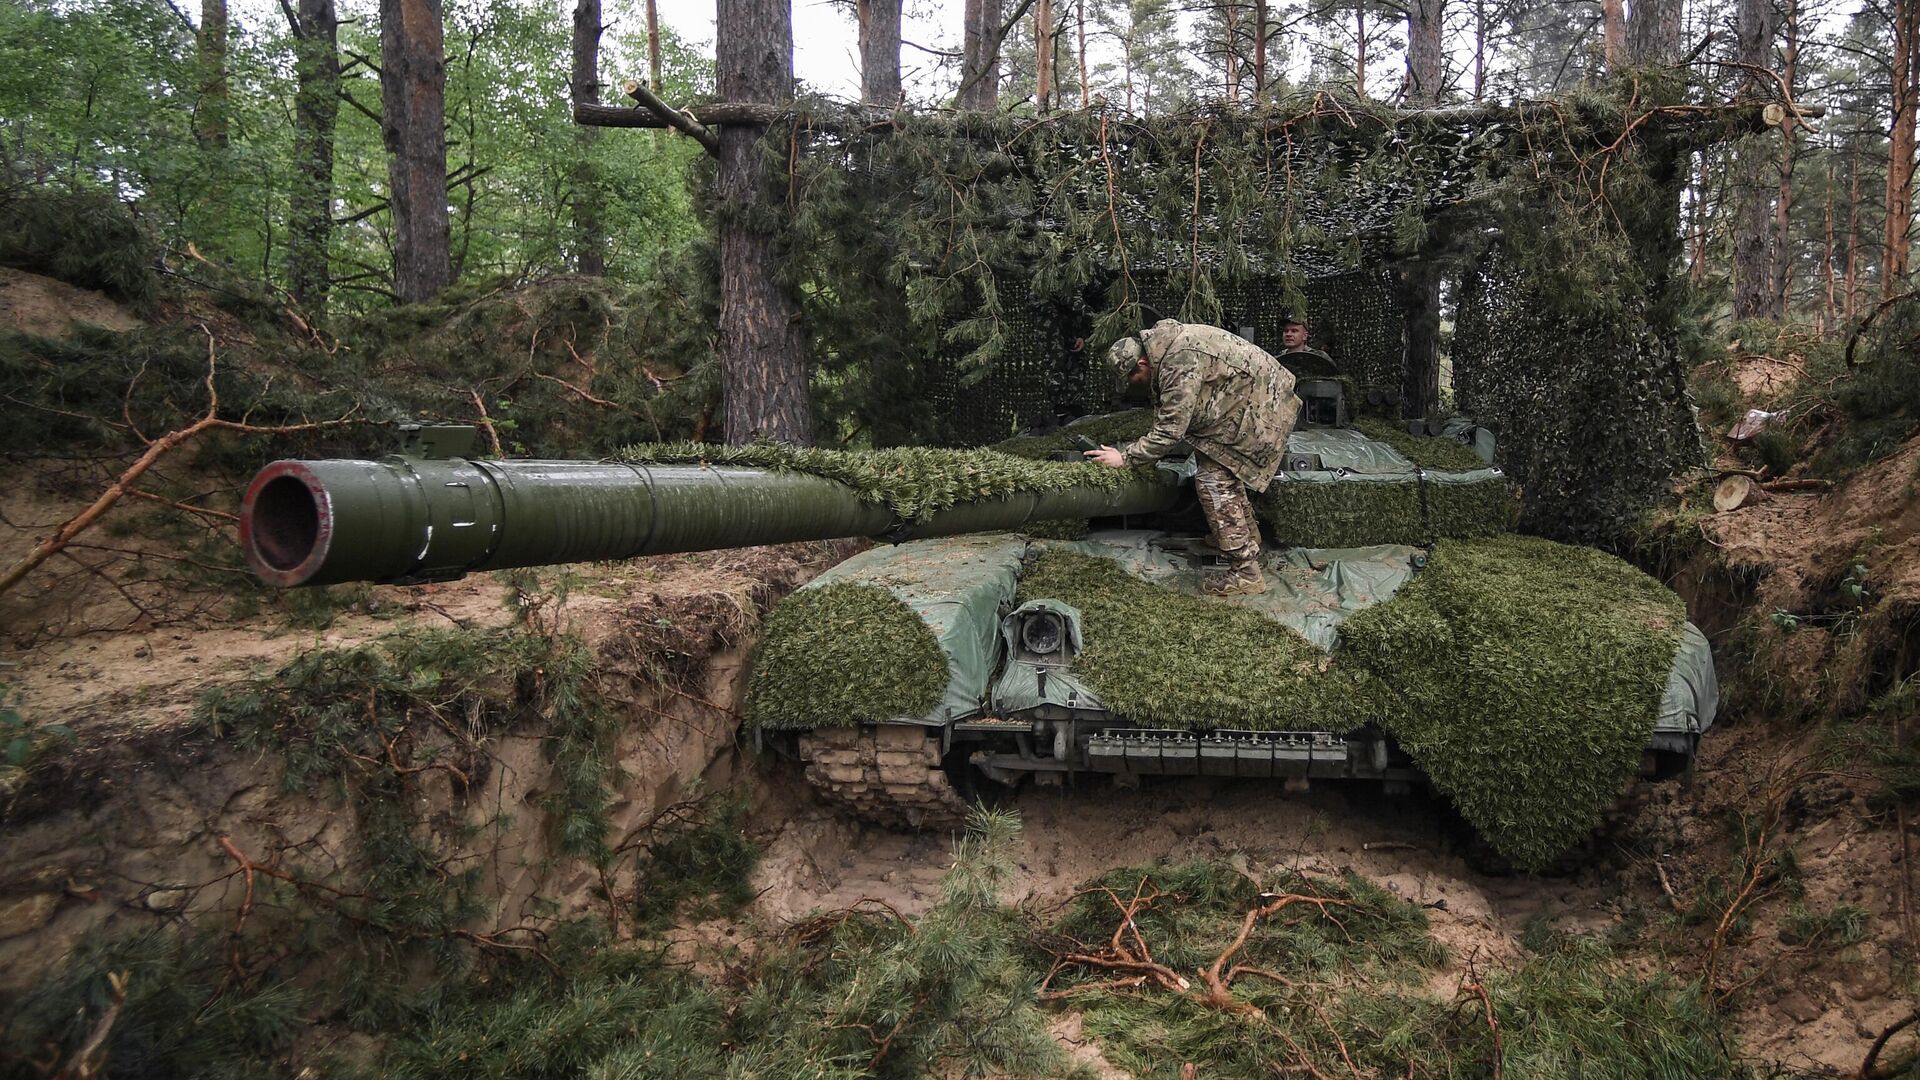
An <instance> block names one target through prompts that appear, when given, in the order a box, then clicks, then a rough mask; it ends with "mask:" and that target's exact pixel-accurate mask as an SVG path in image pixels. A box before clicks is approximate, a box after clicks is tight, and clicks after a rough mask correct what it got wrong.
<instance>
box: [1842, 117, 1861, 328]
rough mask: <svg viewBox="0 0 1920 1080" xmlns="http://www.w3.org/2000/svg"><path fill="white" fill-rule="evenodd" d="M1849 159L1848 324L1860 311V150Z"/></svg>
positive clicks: (1855, 151)
mask: <svg viewBox="0 0 1920 1080" xmlns="http://www.w3.org/2000/svg"><path fill="white" fill-rule="evenodd" d="M1849 149H1850V150H1851V151H1852V152H1851V153H1850V154H1849V155H1848V157H1847V283H1846V285H1847V287H1846V289H1845V296H1846V322H1847V323H1848V324H1849V325H1851V324H1852V322H1853V316H1854V314H1855V313H1856V312H1858V311H1859V310H1860V299H1859V298H1860V148H1859V147H1858V146H1854V147H1850V148H1849Z"/></svg>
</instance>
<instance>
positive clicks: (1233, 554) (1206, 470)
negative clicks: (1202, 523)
mask: <svg viewBox="0 0 1920 1080" xmlns="http://www.w3.org/2000/svg"><path fill="white" fill-rule="evenodd" d="M1193 460H1194V463H1195V465H1197V466H1198V467H1199V471H1198V472H1197V473H1196V474H1195V475H1194V478H1193V490H1194V493H1195V494H1196V495H1198V496H1199V499H1200V512H1201V513H1203V514H1205V515H1206V516H1207V524H1208V526H1210V527H1211V528H1212V529H1213V537H1214V542H1215V543H1216V544H1218V545H1219V547H1220V550H1221V552H1222V553H1224V554H1225V555H1226V557H1227V558H1228V559H1230V560H1232V562H1233V568H1234V570H1236V571H1240V572H1245V571H1247V570H1249V569H1251V568H1252V567H1253V565H1254V562H1255V560H1257V559H1259V558H1260V525H1259V523H1258V522H1256V521H1255V520H1254V518H1253V503H1252V502H1251V501H1249V500H1248V498H1247V485H1245V484H1243V483H1241V482H1240V478H1239V477H1237V476H1235V475H1233V474H1232V473H1231V472H1228V471H1227V468H1226V466H1224V465H1222V464H1220V463H1219V462H1217V461H1215V460H1213V459H1212V458H1210V457H1208V456H1207V455H1205V454H1195V455H1194V456H1193Z"/></svg>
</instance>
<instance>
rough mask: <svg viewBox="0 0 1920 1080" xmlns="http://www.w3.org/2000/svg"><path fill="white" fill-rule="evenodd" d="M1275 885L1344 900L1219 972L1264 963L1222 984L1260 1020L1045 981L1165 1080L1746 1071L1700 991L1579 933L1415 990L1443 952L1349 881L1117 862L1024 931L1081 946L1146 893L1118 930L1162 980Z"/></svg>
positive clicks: (1227, 933) (1264, 926) (1230, 931)
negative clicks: (1640, 970)
mask: <svg viewBox="0 0 1920 1080" xmlns="http://www.w3.org/2000/svg"><path fill="white" fill-rule="evenodd" d="M1281 894H1293V895H1305V896H1318V897H1325V898H1329V899H1332V900H1335V901H1346V902H1347V903H1348V904H1350V905H1351V906H1347V907H1329V908H1326V909H1324V910H1319V909H1316V908H1315V907H1312V906H1310V905H1307V904H1305V903H1299V904H1296V905H1294V906H1291V907H1288V908H1285V909H1282V911H1280V912H1279V913H1277V914H1275V915H1272V916H1268V917H1267V918H1265V919H1261V920H1259V921H1257V922H1255V923H1254V925H1253V928H1252V932H1251V933H1250V934H1249V935H1248V938H1247V942H1246V945H1245V947H1244V948H1243V949H1242V950H1241V951H1240V952H1238V953H1236V954H1235V955H1234V956H1233V957H1232V959H1231V964H1246V965H1248V966H1249V968H1251V969H1256V970H1258V971H1260V972H1263V973H1271V975H1270V976H1268V977H1261V976H1259V975H1255V974H1245V975H1243V976H1242V977H1241V978H1240V979H1238V980H1237V981H1236V982H1234V984H1233V995H1234V998H1235V1000H1236V1001H1237V1002H1239V1003H1241V1004H1243V1005H1246V1006H1252V1007H1254V1008H1257V1009H1259V1010H1260V1011H1259V1013H1258V1014H1257V1015H1256V1014H1250V1013H1240V1012H1229V1011H1226V1010H1222V1009H1219V1008H1213V1007H1210V1006H1208V1005H1207V1004H1206V1003H1204V1001H1203V1000H1202V998H1201V995H1200V993H1199V991H1198V988H1196V989H1195V990H1194V991H1191V992H1188V993H1184V994H1172V993H1167V992H1164V991H1159V990H1153V989H1150V988H1143V989H1140V990H1125V989H1105V988H1099V984H1100V983H1102V982H1103V981H1104V980H1106V979H1108V978H1110V977H1111V976H1112V973H1111V972H1108V971H1102V970H1097V969H1092V968H1088V967H1083V966H1078V965H1073V964H1068V965H1065V966H1064V967H1063V969H1062V970H1061V971H1060V972H1058V973H1057V974H1056V975H1055V977H1054V979H1053V982H1052V984H1051V985H1052V986H1054V987H1056V988H1067V987H1075V986H1078V987H1081V988H1082V989H1081V990H1080V991H1079V992H1076V993H1074V994H1073V996H1072V998H1071V1001H1072V1004H1073V1007H1074V1008H1076V1009H1077V1010H1079V1011H1080V1012H1081V1013H1082V1014H1083V1015H1084V1016H1085V1017H1086V1027H1087V1031H1088V1033H1089V1034H1091V1035H1094V1036H1095V1037H1096V1038H1098V1040H1099V1042H1100V1046H1101V1050H1102V1052H1103V1053H1104V1054H1105V1056H1106V1057H1107V1059H1108V1060H1110V1061H1112V1062H1113V1063H1114V1064H1116V1065H1118V1066H1120V1067H1122V1068H1124V1069H1126V1070H1127V1071H1128V1072H1129V1073H1130V1074H1132V1075H1134V1076H1139V1077H1152V1078H1165V1080H1174V1078H1176V1077H1178V1076H1180V1075H1181V1070H1182V1067H1183V1066H1184V1064H1185V1063H1187V1062H1195V1063H1198V1064H1199V1065H1200V1068H1201V1069H1202V1070H1203V1071H1204V1072H1205V1074H1206V1075H1209V1076H1220V1077H1228V1078H1240V1077H1245V1078H1248V1080H1253V1078H1256V1077H1269V1076H1272V1075H1274V1074H1275V1073H1276V1072H1283V1071H1285V1072H1292V1071H1298V1072H1301V1073H1306V1074H1313V1073H1319V1074H1320V1075H1325V1076H1338V1075H1351V1074H1358V1075H1364V1076H1403V1075H1407V1074H1408V1073H1412V1074H1414V1075H1428V1076H1447V1075H1455V1076H1484V1075H1488V1074H1489V1073H1490V1072H1491V1071H1492V1069H1491V1065H1492V1063H1493V1061H1494V1059H1495V1058H1496V1056H1498V1057H1499V1059H1500V1066H1501V1071H1503V1072H1504V1074H1505V1075H1509V1076H1542V1077H1545V1076H1604V1077H1621V1078H1627V1077H1647V1078H1650V1080H1651V1078H1656V1077H1673V1076H1687V1077H1694V1076H1699V1077H1728V1078H1732V1077H1744V1076H1746V1075H1747V1073H1746V1071H1745V1069H1744V1068H1743V1067H1742V1066H1740V1065H1739V1064H1738V1063H1737V1062H1736V1060H1735V1059H1734V1057H1733V1055H1732V1053H1731V1051H1730V1050H1729V1049H1728V1048H1727V1043H1726V1038H1727V1035H1726V1031H1725V1029H1724V1027H1723V1026H1722V1024H1721V1022H1720V1021H1719V1020H1718V1018H1716V1017H1715V1016H1714V1014H1713V1013H1712V1011H1711V1010H1710V1009H1709V1008H1708V1006H1707V1002H1706V1001H1705V999H1704V997H1703V996H1702V995H1701V994H1700V993H1699V991H1698V989H1697V988H1696V987H1694V986H1692V985H1690V984H1686V983H1682V982H1679V981H1678V980H1675V979H1673V978H1671V977H1669V976H1664V975H1662V976H1654V977H1651V978H1648V977H1643V976H1641V975H1639V974H1637V973H1635V972H1634V971H1633V970H1632V969H1631V968H1630V967H1629V966H1627V965H1625V964H1622V963H1620V962H1618V961H1616V960H1614V959H1613V958H1612V957H1611V956H1610V955H1608V954H1607V952H1606V951H1605V950H1604V949H1603V948H1601V947H1599V946H1598V945H1597V944H1596V943H1594V942H1592V941H1590V940H1587V939H1578V938H1574V939H1565V940H1562V941H1560V942H1559V943H1557V944H1554V945H1552V946H1551V947H1550V948H1549V950H1548V951H1546V952H1545V953H1543V954H1541V955H1536V956H1532V957H1529V958H1527V959H1526V960H1524V961H1523V962H1521V963H1520V964H1519V965H1518V966H1517V967H1516V968H1514V969H1512V970H1505V971H1496V972H1492V973H1489V974H1481V973H1479V972H1475V971H1470V972H1469V974H1468V976H1467V977H1466V979H1465V980H1463V985H1462V986H1461V988H1460V989H1459V990H1458V991H1457V993H1456V996H1455V998H1454V999H1453V1000H1452V1001H1447V1000H1443V999H1438V998H1435V997H1433V996H1430V995H1429V994H1428V993H1426V992H1424V989H1425V985H1426V984H1427V983H1428V981H1429V979H1430V977H1431V975H1432V969H1433V968H1434V967H1435V966H1437V965H1438V963H1439V962H1440V960H1441V959H1442V951H1441V949H1440V948H1439V946H1438V945H1437V944H1436V943H1435V942H1434V941H1433V940H1432V939H1431V938H1430V937H1429V936H1428V935H1427V924H1426V919H1425V917H1424V912H1422V911H1421V910H1420V909H1419V908H1418V907H1417V906H1415V905H1413V904H1410V903H1408V902H1406V901H1405V900H1402V899H1400V898H1399V897H1396V896H1393V895H1391V894H1388V893H1386V892H1384V891H1382V890H1380V889H1378V888H1377V887H1374V886H1372V885H1371V884H1369V883H1367V882H1365V881H1364V880H1361V879H1359V878H1356V877H1351V876H1349V877H1348V878H1346V879H1345V880H1343V881H1339V882H1330V881H1325V880H1320V879H1305V878H1300V877H1297V876H1294V875H1290V874H1276V875H1271V876H1269V877H1267V878H1265V879H1263V880H1262V881H1261V882H1260V883H1259V884H1258V885H1256V884H1255V883H1254V882H1253V881H1251V880H1249V879H1248V878H1247V877H1246V876H1245V875H1243V874H1241V873H1238V872H1236V871H1234V870H1232V869H1230V868H1228V867H1226V866H1223V865H1220V864H1218V863H1210V862H1193V863H1185V864H1180V865H1176V866H1171V867H1150V868H1135V869H1129V870H1116V871H1113V872H1111V873H1109V874H1106V875H1104V876H1102V877H1101V878H1100V879H1098V880H1096V881H1094V882H1092V883H1090V885H1089V886H1088V888H1087V889H1086V890H1085V891H1084V892H1083V894H1082V895H1081V896H1080V897H1079V899H1077V900H1076V901H1075V902H1074V904H1073V905H1072V906H1071V907H1070V908H1069V909H1068V910H1067V912H1066V914H1065V915H1063V916H1062V919H1061V921H1060V923H1059V924H1058V926H1057V927H1055V928H1053V931H1054V936H1050V935H1045V934H1043V935H1038V936H1036V938H1035V940H1036V942H1039V943H1041V944H1043V945H1045V946H1047V948H1048V951H1049V952H1054V951H1059V949H1060V946H1061V945H1064V944H1066V943H1068V942H1072V943H1074V950H1075V951H1080V952H1093V951H1095V950H1097V949H1098V948H1099V946H1100V945H1102V944H1104V943H1105V942H1106V941H1107V940H1108V939H1109V937H1110V936H1111V935H1112V933H1113V929H1114V927H1115V926H1117V925H1119V924H1120V911H1121V907H1122V905H1125V904H1128V903H1130V902H1132V901H1133V900H1134V899H1135V898H1136V897H1141V896H1144V897H1147V898H1148V901H1147V903H1146V904H1145V906H1144V907H1142V908H1141V909H1140V911H1139V913H1138V914H1136V916H1135V917H1134V918H1133V919H1132V920H1131V929H1130V930H1129V931H1128V932H1127V933H1128V936H1127V937H1126V938H1125V940H1126V941H1127V942H1128V943H1129V945H1130V946H1133V947H1136V948H1142V947H1143V948H1144V949H1145V950H1146V951H1148V952H1150V953H1151V955H1152V956H1153V958H1154V959H1155V960H1156V961H1158V962H1160V963H1163V964H1166V965H1168V966H1169V967H1171V968H1172V969H1173V970H1174V971H1175V972H1178V973H1183V974H1185V973H1194V972H1198V971H1200V970H1201V969H1204V968H1205V967H1207V966H1209V965H1210V964H1211V963H1212V962H1213V961H1214V960H1215V959H1216V958H1217V957H1219V956H1220V955H1221V953H1222V952H1223V950H1224V949H1225V948H1226V945H1227V943H1228V942H1229V941H1231V940H1232V938H1233V936H1234V935H1235V933H1236V932H1237V931H1238V928H1239V925H1240V923H1241V921H1242V919H1243V918H1244V916H1245V915H1246V913H1247V912H1248V911H1250V910H1252V909H1254V908H1255V907H1256V906H1258V905H1259V904H1261V903H1262V902H1263V901H1266V900H1271V899H1272V898H1273V897H1275V896H1277V895H1281ZM1136 933H1137V937H1136V936H1134V935H1135V934H1136ZM1136 943H1140V944H1136ZM1231 964H1230V965H1229V967H1230V966H1231ZM1473 983H1477V984H1479V985H1481V986H1482V987H1483V988H1484V990H1485V992H1486V998H1485V1000H1484V1001H1483V1000H1482V999H1480V997H1479V996H1478V994H1477V993H1476V992H1475V991H1473V990H1471V989H1469V988H1468V985H1467V984H1473ZM1489 1011H1491V1012H1492V1014H1493V1017H1494V1020H1495V1021H1496V1022H1497V1023H1498V1030H1499V1035H1498V1042H1497V1046H1498V1050H1497V1051H1496V1036H1495V1035H1494V1033H1493V1029H1492V1028H1491V1027H1490V1026H1489V1024H1488V1020H1487V1013H1488V1012H1489Z"/></svg>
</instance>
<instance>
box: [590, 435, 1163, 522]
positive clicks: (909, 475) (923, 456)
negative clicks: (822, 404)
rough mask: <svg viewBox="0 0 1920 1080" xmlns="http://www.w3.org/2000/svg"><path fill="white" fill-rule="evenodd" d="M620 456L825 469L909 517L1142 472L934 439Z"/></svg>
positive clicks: (1103, 485)
mask: <svg viewBox="0 0 1920 1080" xmlns="http://www.w3.org/2000/svg"><path fill="white" fill-rule="evenodd" d="M620 457H621V459H622V460H625V461H633V462H643V463H648V464H693V463H698V464H703V465H745V466H750V467H753V468H760V469H776V470H782V471H787V472H798V473H807V474H809V475H812V476H823V477H826V478H827V479H829V480H837V481H839V482H840V483H842V484H845V485H847V486H848V487H850V488H852V489H853V490H854V491H855V492H856V493H858V494H859V496H860V498H861V499H863V500H865V501H866V502H870V503H878V504H880V505H882V506H885V507H887V508H888V509H889V510H892V511H893V512H894V513H895V514H897V515H899V516H900V517H901V518H903V519H905V520H908V521H916V520H919V519H922V518H925V517H926V516H928V515H929V514H933V513H936V512H938V511H941V510H945V509H947V508H948V507H950V506H954V505H956V504H958V503H963V502H975V501H979V500H985V499H999V498H1006V497H1008V496H1012V495H1023V494H1036V493H1043V492H1050V491H1064V490H1066V489H1068V488H1086V487H1091V488H1100V489H1102V490H1106V491H1117V490H1119V489H1120V488H1121V487H1123V486H1125V485H1126V484H1128V483H1129V482H1131V481H1132V480H1133V479H1134V477H1133V474H1132V473H1131V472H1130V471H1128V470H1125V469H1109V468H1106V467H1104V466H1101V465H1094V464H1091V463H1079V462H1063V461H1033V460H1029V459H1027V458H1021V457H1014V456H1012V455H1009V454H1003V453H999V452H998V451H994V450H943V449H935V448H931V447H900V448H896V449H891V450H820V449H813V448H802V447H793V446H784V445H781V444H779V443H754V444H752V445H750V446H718V445H714V444H710V443H667V444H646V445H640V446H630V447H628V448H627V449H625V450H623V451H622V452H621V454H620Z"/></svg>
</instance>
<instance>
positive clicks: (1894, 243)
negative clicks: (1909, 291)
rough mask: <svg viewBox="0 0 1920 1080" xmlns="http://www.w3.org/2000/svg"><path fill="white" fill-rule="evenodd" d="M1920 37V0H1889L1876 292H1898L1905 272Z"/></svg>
mask: <svg viewBox="0 0 1920 1080" xmlns="http://www.w3.org/2000/svg"><path fill="white" fill-rule="evenodd" d="M1916 38H1920V0H1894V3H1893V100H1892V110H1891V111H1892V114H1893V125H1892V129H1891V134H1890V136H1889V138H1888V140H1887V201H1886V206H1887V220H1886V232H1885V238H1884V240H1883V241H1882V243H1881V255H1880V295H1881V297H1882V298H1883V299H1884V298H1886V297H1890V296H1893V295H1894V294H1895V293H1898V292H1899V291H1900V290H1901V289H1902V288H1903V287H1904V283H1905V279H1906V276H1907V256H1908V252H1909V250H1910V244H1911V239H1910V236H1909V230H1910V229H1911V227H1912V225H1913V151H1914V120H1915V114H1916V106H1917V105H1920V80H1917V79H1916V76H1917V75H1920V72H1916V71H1915V64H1914V51H1915V46H1916Z"/></svg>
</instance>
